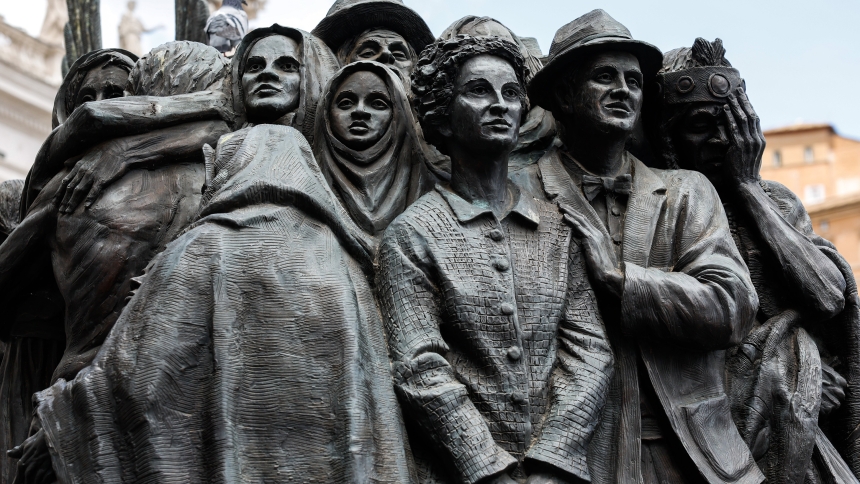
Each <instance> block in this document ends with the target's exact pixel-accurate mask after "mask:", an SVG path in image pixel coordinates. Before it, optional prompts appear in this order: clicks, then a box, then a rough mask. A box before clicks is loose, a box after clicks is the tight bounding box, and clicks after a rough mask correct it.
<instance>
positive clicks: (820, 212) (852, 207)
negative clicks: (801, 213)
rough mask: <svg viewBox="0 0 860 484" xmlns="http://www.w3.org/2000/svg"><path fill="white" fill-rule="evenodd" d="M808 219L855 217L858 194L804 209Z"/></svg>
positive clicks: (858, 206)
mask: <svg viewBox="0 0 860 484" xmlns="http://www.w3.org/2000/svg"><path fill="white" fill-rule="evenodd" d="M806 210H807V212H808V213H809V216H810V217H833V216H836V215H843V214H847V215H856V214H857V213H858V210H860V194H857V195H848V196H845V197H838V198H832V199H830V200H827V201H825V202H822V203H818V204H815V205H810V206H808V207H806Z"/></svg>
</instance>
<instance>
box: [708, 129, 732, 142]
mask: <svg viewBox="0 0 860 484" xmlns="http://www.w3.org/2000/svg"><path fill="white" fill-rule="evenodd" d="M710 142H711V143H714V144H717V145H727V144H729V137H728V135H727V134H726V127H725V126H723V125H719V126H717V134H716V136H714V137H713V138H711V139H710Z"/></svg>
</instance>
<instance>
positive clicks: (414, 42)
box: [311, 0, 434, 82]
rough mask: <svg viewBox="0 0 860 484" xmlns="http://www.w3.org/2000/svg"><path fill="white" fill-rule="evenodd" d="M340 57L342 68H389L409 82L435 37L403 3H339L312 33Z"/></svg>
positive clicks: (367, 0)
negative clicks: (373, 63)
mask: <svg viewBox="0 0 860 484" xmlns="http://www.w3.org/2000/svg"><path fill="white" fill-rule="evenodd" d="M311 33H313V34H314V35H315V36H317V37H319V38H320V39H322V40H323V41H324V42H325V43H326V44H328V46H329V47H331V49H332V51H334V52H335V53H336V54H337V58H338V59H339V60H340V63H341V65H346V64H349V63H352V62H355V61H359V60H365V61H376V62H379V63H381V64H386V65H388V66H390V67H392V68H394V69H396V70H397V71H399V72H400V74H401V75H402V79H403V80H404V82H406V81H408V80H409V75H410V74H411V73H412V68H413V67H414V66H415V63H416V62H417V61H418V54H419V53H420V52H421V51H422V50H424V48H425V47H426V46H427V45H429V44H431V43H433V40H434V37H433V33H432V32H430V28H429V27H427V24H426V23H425V22H424V20H423V19H422V18H421V16H419V15H418V14H417V13H416V12H415V11H414V10H412V9H411V8H409V7H407V6H406V5H403V1H402V0H337V1H336V2H335V3H334V5H332V7H331V9H330V10H329V11H328V14H327V15H326V17H325V18H324V19H322V21H320V23H319V24H318V25H317V26H316V27H314V29H313V31H311Z"/></svg>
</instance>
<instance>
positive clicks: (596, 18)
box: [549, 9, 633, 58]
mask: <svg viewBox="0 0 860 484" xmlns="http://www.w3.org/2000/svg"><path fill="white" fill-rule="evenodd" d="M605 37H614V38H618V39H627V40H633V36H632V35H630V31H629V30H627V27H625V26H624V25H622V24H621V22H619V21H617V20H615V19H614V18H612V17H611V16H610V15H609V14H608V13H606V12H604V11H603V10H601V9H596V10H592V11H591V12H588V13H587V14H585V15H583V16H582V17H579V18H578V19H576V20H574V21H572V22H570V23H569V24H567V25H565V26H563V27H562V28H560V29H558V31H557V32H556V33H555V38H553V39H552V45H551V46H550V48H549V57H550V58H552V57H555V56H556V55H558V54H559V53H560V52H562V51H565V50H567V49H569V48H571V47H573V46H576V45H577V44H583V43H585V42H587V41H589V40H592V39H597V38H605Z"/></svg>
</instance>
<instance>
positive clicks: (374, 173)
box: [314, 62, 435, 236]
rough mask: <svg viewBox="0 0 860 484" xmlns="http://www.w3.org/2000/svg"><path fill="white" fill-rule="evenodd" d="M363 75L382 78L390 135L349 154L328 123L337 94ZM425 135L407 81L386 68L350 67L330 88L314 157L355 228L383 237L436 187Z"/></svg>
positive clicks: (321, 110)
mask: <svg viewBox="0 0 860 484" xmlns="http://www.w3.org/2000/svg"><path fill="white" fill-rule="evenodd" d="M359 71H368V72H372V73H374V74H376V75H377V76H379V77H380V78H381V79H382V80H383V81H384V82H385V85H386V87H387V88H388V92H389V94H390V96H391V102H392V104H393V106H392V114H393V115H392V118H391V123H390V124H389V127H388V130H387V131H386V132H385V134H384V135H383V136H382V138H381V139H380V140H379V141H378V142H377V143H376V144H375V145H373V146H371V147H369V148H367V149H365V150H362V151H357V150H353V149H350V148H349V147H347V146H346V145H344V144H343V143H342V142H341V141H340V140H338V139H337V137H336V136H335V135H334V134H333V133H332V129H331V119H330V118H329V110H330V108H331V105H332V104H333V103H334V101H335V95H336V94H337V89H338V88H339V87H340V85H341V84H342V83H343V81H345V80H346V79H347V78H348V77H349V76H350V75H352V74H354V73H356V72H359ZM420 132H421V127H420V126H419V125H418V122H417V121H416V120H415V117H414V116H413V114H412V108H411V106H410V105H409V99H408V98H407V96H406V92H405V91H404V89H403V81H402V80H401V79H400V78H399V77H398V76H397V75H396V74H395V73H394V72H393V71H392V70H390V69H388V68H387V67H385V66H384V65H382V64H379V63H377V62H356V63H353V64H350V65H348V66H346V67H344V68H343V69H341V70H340V71H339V72H338V73H337V74H335V76H334V77H333V78H332V79H331V81H329V83H328V85H327V86H326V89H325V91H324V95H323V97H322V99H321V101H320V107H319V109H318V110H317V121H316V132H315V134H314V155H315V157H316V160H317V163H318V164H319V166H320V168H321V169H322V171H323V173H324V174H325V177H326V180H328V182H329V184H330V185H331V187H332V190H333V191H334V193H335V195H337V197H338V199H339V200H340V201H341V203H343V205H344V207H345V208H346V210H347V211H348V212H349V214H350V215H351V216H352V219H353V220H354V221H355V223H356V224H358V225H359V226H360V227H361V228H362V229H364V230H365V231H366V232H367V233H368V234H370V235H371V236H381V235H382V232H383V231H384V230H385V228H386V227H388V224H390V223H391V221H392V220H394V218H395V217H397V216H398V215H400V214H401V213H402V212H403V211H404V210H405V209H406V207H408V206H409V205H411V204H412V202H414V201H415V200H417V199H418V198H419V197H420V196H421V195H423V194H424V193H427V192H428V191H429V190H431V189H432V188H433V185H434V184H435V183H434V179H432V178H431V176H430V173H429V172H428V169H427V165H426V163H427V155H426V153H425V150H424V145H423V144H422V143H421V141H420Z"/></svg>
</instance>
